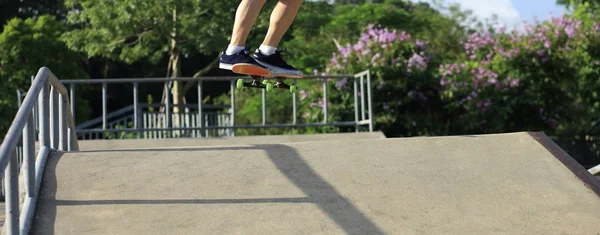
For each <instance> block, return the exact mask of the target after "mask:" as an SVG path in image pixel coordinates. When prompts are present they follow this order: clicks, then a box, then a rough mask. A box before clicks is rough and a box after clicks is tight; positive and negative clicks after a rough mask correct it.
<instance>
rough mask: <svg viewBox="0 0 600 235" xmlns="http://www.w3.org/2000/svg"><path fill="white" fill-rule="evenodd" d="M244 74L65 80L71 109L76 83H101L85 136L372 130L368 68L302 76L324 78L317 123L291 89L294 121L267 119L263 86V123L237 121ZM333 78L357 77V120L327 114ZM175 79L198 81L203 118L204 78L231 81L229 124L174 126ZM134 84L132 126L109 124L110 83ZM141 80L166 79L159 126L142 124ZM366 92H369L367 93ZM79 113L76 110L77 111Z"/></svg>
mask: <svg viewBox="0 0 600 235" xmlns="http://www.w3.org/2000/svg"><path fill="white" fill-rule="evenodd" d="M239 78H242V77H241V76H224V77H199V78H190V77H179V78H111V79H86V80H64V81H62V82H63V83H64V84H65V85H67V84H68V85H69V86H70V94H71V110H73V112H74V110H75V108H74V104H73V103H74V102H73V101H74V95H75V89H76V88H75V85H77V84H88V85H91V84H100V85H101V86H102V126H101V127H100V128H91V129H87V128H86V129H78V130H77V132H78V133H79V134H80V135H81V136H83V135H87V136H93V135H92V134H95V135H96V136H98V135H104V134H105V133H131V134H132V136H133V137H134V138H144V135H143V134H142V133H144V132H162V133H165V134H164V135H162V137H161V138H172V137H177V136H181V135H173V132H177V131H188V132H192V131H197V132H199V133H204V132H205V131H208V130H228V131H229V134H228V135H229V136H235V133H236V130H237V129H241V128H245V129H248V128H287V127H324V126H347V127H354V128H355V131H356V132H359V129H360V127H361V126H368V130H369V131H370V132H372V131H373V118H372V116H373V110H372V108H371V107H372V96H371V76H370V72H369V70H366V71H363V72H360V73H358V74H354V75H324V76H316V75H315V76H307V77H305V78H302V79H314V80H317V79H321V80H322V81H321V82H322V83H323V88H322V89H323V97H322V98H323V105H324V107H323V119H322V122H318V123H300V122H298V119H297V117H298V94H297V93H290V94H291V95H292V98H293V101H292V108H293V117H292V122H291V123H268V122H267V105H266V102H267V101H266V100H267V95H266V91H265V90H264V89H263V90H262V123H260V124H248V125H236V123H235V116H236V107H235V98H236V95H235V94H236V80H237V79H239ZM330 79H352V80H353V81H354V84H353V85H354V90H353V92H354V101H355V103H354V114H355V115H354V116H355V117H354V120H348V121H338V122H330V121H329V118H328V115H329V113H328V111H329V107H328V84H327V81H328V80H330ZM172 81H188V82H197V90H198V100H199V102H198V104H197V106H198V107H197V110H198V111H197V115H196V117H197V119H204V116H205V115H204V113H203V112H204V111H203V110H204V108H205V107H204V106H205V104H203V102H202V100H203V99H202V98H203V94H202V86H203V82H204V81H225V82H229V83H230V94H231V106H230V108H229V118H228V119H227V120H228V122H229V123H228V125H213V126H207V125H205V123H206V122H205V120H195V122H194V123H196V124H197V126H184V127H178V126H173V115H172V110H171V108H173V107H183V106H185V105H183V104H179V105H175V104H172V103H171V93H170V89H169V86H170V85H169V83H170V82H172ZM293 82H294V83H296V82H297V79H293ZM127 83H129V84H131V85H132V86H131V88H132V91H133V95H132V98H133V112H134V114H133V117H134V118H133V125H132V127H124V128H118V129H115V128H110V126H109V125H108V124H109V120H108V118H109V117H108V115H110V114H109V113H108V112H107V107H108V102H107V90H108V84H127ZM140 83H165V84H164V86H165V90H167V94H166V95H165V98H166V99H165V104H162V105H164V107H165V109H164V110H165V115H164V117H165V120H164V123H163V124H161V125H159V126H160V127H153V128H145V127H144V126H143V120H142V115H141V111H140V110H141V109H140V106H141V104H140V102H139V100H138V97H139V85H140ZM364 94H366V95H364ZM74 114H75V115H76V113H74Z"/></svg>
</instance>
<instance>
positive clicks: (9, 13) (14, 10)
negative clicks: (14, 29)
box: [0, 0, 65, 30]
mask: <svg viewBox="0 0 600 235" xmlns="http://www.w3.org/2000/svg"><path fill="white" fill-rule="evenodd" d="M45 14H50V15H54V16H56V17H58V18H59V19H62V17H63V16H64V14H65V8H64V5H63V0H28V1H10V0H9V1H0V25H4V24H6V23H7V22H8V21H9V20H11V19H12V18H21V19H26V18H29V17H33V18H36V17H38V16H40V15H45ZM0 30H1V28H0Z"/></svg>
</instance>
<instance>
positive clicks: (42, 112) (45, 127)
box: [38, 82, 50, 148]
mask: <svg viewBox="0 0 600 235" xmlns="http://www.w3.org/2000/svg"><path fill="white" fill-rule="evenodd" d="M49 96H50V86H49V83H48V82H46V83H44V85H43V87H42V90H41V92H40V94H39V97H38V123H39V130H40V131H39V133H38V135H39V137H38V139H39V142H40V148H41V147H42V146H44V147H47V148H50V121H49V118H48V116H50V97H49Z"/></svg>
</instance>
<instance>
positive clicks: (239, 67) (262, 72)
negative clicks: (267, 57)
mask: <svg viewBox="0 0 600 235" xmlns="http://www.w3.org/2000/svg"><path fill="white" fill-rule="evenodd" d="M231 70H232V71H233V72H234V73H240V74H246V75H255V76H271V75H273V74H272V73H271V71H269V70H267V69H265V68H263V67H259V66H256V65H253V64H244V63H240V64H235V65H233V67H231Z"/></svg>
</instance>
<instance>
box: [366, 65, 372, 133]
mask: <svg viewBox="0 0 600 235" xmlns="http://www.w3.org/2000/svg"><path fill="white" fill-rule="evenodd" d="M367 89H368V90H367V92H368V94H367V95H368V97H367V99H368V100H369V131H370V132H373V119H374V118H373V99H372V97H371V72H370V71H368V72H367Z"/></svg>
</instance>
